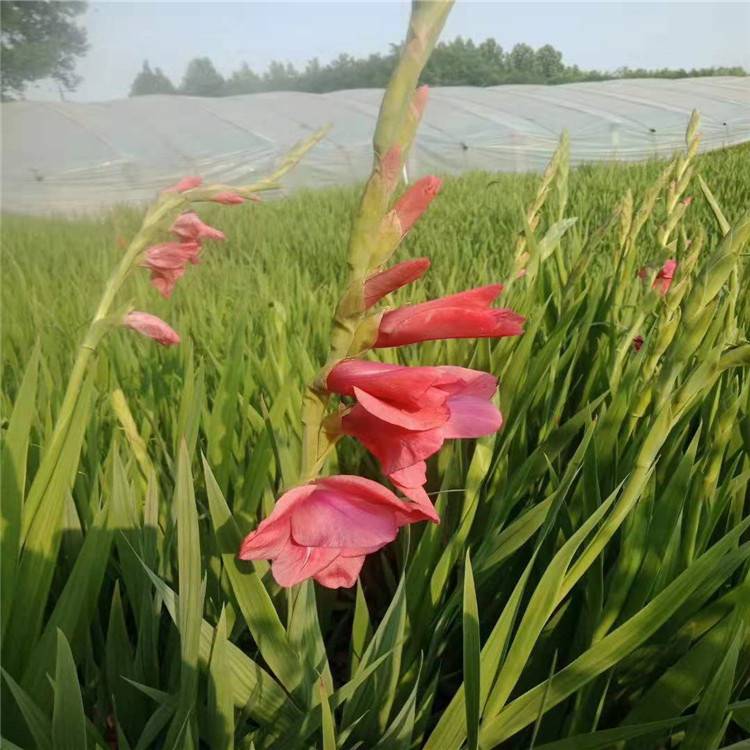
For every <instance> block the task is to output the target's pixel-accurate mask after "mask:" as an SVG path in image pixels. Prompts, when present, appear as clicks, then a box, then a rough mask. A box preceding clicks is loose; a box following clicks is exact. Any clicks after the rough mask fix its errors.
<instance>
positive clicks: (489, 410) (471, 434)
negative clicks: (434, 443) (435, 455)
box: [442, 396, 503, 440]
mask: <svg viewBox="0 0 750 750" xmlns="http://www.w3.org/2000/svg"><path fill="white" fill-rule="evenodd" d="M448 406H449V408H450V411H451V416H450V419H449V420H448V422H447V423H446V424H445V425H444V426H443V428H442V430H443V437H444V438H445V439H446V440H448V439H451V438H477V437H483V436H484V435H492V434H493V433H495V432H497V431H498V430H499V429H500V428H501V427H502V426H503V415H502V414H501V413H500V410H499V409H498V408H497V407H496V406H495V405H494V404H493V403H492V402H491V401H487V400H486V399H483V398H477V397H476V396H453V397H452V398H450V399H449V400H448Z"/></svg>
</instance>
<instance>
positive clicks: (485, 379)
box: [435, 365, 497, 398]
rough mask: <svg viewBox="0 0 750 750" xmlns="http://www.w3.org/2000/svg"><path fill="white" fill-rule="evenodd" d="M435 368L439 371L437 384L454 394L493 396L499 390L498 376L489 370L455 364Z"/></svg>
mask: <svg viewBox="0 0 750 750" xmlns="http://www.w3.org/2000/svg"><path fill="white" fill-rule="evenodd" d="M435 369H436V370H438V372H439V379H438V381H437V382H436V386H437V387H438V388H440V389H441V390H443V391H446V392H447V393H449V394H451V395H453V396H458V395H461V396H479V397H482V398H492V396H494V395H495V391H496V390H497V378H496V377H495V376H494V375H491V374H490V373H488V372H482V371H481V370H470V369H468V368H466V367H455V366H453V365H442V366H441V367H436V368H435Z"/></svg>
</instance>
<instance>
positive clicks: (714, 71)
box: [130, 36, 745, 96]
mask: <svg viewBox="0 0 750 750" xmlns="http://www.w3.org/2000/svg"><path fill="white" fill-rule="evenodd" d="M400 51H401V47H400V45H397V44H393V45H391V49H390V51H389V52H387V53H386V54H372V55H369V56H368V57H353V56H352V55H348V54H341V55H339V56H338V57H336V58H335V59H334V60H332V61H331V62H330V63H328V64H326V65H322V64H321V63H320V61H319V60H318V59H317V58H315V59H313V60H310V62H308V63H307V65H306V66H305V69H304V70H297V69H296V68H295V67H294V66H293V65H292V64H291V63H288V62H287V63H284V62H280V61H278V60H274V61H273V62H271V64H270V65H269V66H268V69H267V70H266V71H265V72H264V73H262V74H258V73H256V72H255V71H253V70H252V69H251V68H250V67H249V66H248V65H247V63H243V64H242V65H241V66H240V67H239V68H238V69H237V70H235V71H233V72H232V73H231V75H229V76H228V77H227V78H224V77H223V76H222V75H221V74H220V73H219V72H218V71H217V70H216V68H215V67H214V65H213V63H212V62H211V60H210V59H209V58H207V57H198V58H195V59H194V60H191V61H190V63H189V64H188V66H187V69H186V71H185V75H184V76H183V79H182V82H181V84H180V85H179V86H175V85H174V84H173V83H172V82H171V81H170V80H169V78H168V77H167V76H166V75H165V74H164V73H163V72H162V71H161V70H160V69H159V68H156V69H155V70H152V69H151V66H150V65H149V64H148V62H144V63H143V69H142V70H141V71H140V72H139V73H138V75H137V76H136V78H135V80H134V81H133V85H132V87H131V90H130V95H131V96H143V95H144V94H176V93H179V94H189V95H191V96H234V95H235V94H255V93H258V92H260V91H309V92H313V93H323V92H326V91H339V90H342V89H361V88H384V87H385V85H386V84H387V83H388V78H389V77H390V74H391V71H392V70H393V66H394V64H395V61H396V59H397V58H398V55H399V54H400ZM742 75H745V71H744V70H743V68H741V67H739V66H734V67H713V68H693V69H691V70H685V69H683V68H679V69H672V68H662V69H660V70H646V69H644V68H619V69H618V70H616V71H614V72H606V71H598V70H581V69H580V68H579V67H578V66H577V65H566V64H565V63H564V62H563V55H562V52H560V51H559V50H556V49H555V48H554V47H553V46H552V45H550V44H545V45H543V46H542V47H539V48H538V49H534V48H533V47H530V46H529V45H528V44H516V45H514V47H513V48H512V49H510V50H508V51H505V50H504V49H503V48H502V47H501V46H500V45H499V44H498V43H497V42H496V41H495V40H494V39H493V38H492V37H490V38H488V39H485V40H484V41H483V42H480V43H479V44H476V43H475V42H473V41H472V40H471V39H464V38H463V37H460V36H459V37H456V38H455V39H453V40H452V41H450V42H438V44H437V45H436V46H435V49H434V51H433V53H432V56H431V57H430V59H429V61H428V63H427V65H426V67H425V69H424V71H423V72H422V76H421V81H422V83H427V84H429V85H431V86H499V85H502V84H506V83H543V84H558V83H577V82H580V81H605V80H609V79H612V78H687V77H690V76H742Z"/></svg>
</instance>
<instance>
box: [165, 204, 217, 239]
mask: <svg viewBox="0 0 750 750" xmlns="http://www.w3.org/2000/svg"><path fill="white" fill-rule="evenodd" d="M170 231H171V232H172V233H173V234H176V235H177V236H178V237H179V238H180V239H181V240H185V241H187V240H190V241H193V242H199V241H200V240H223V239H225V237H224V232H222V231H220V230H218V229H214V228H213V227H211V226H209V225H208V224H205V223H204V222H202V221H201V220H200V218H199V217H198V214H196V213H195V212H194V211H188V213H185V214H180V215H179V216H178V217H177V218H176V219H175V221H174V224H172V228H171V229H170Z"/></svg>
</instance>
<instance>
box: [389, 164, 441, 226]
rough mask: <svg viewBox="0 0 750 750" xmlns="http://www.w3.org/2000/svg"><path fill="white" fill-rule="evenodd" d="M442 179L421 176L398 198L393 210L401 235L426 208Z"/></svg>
mask: <svg viewBox="0 0 750 750" xmlns="http://www.w3.org/2000/svg"><path fill="white" fill-rule="evenodd" d="M442 185H443V181H442V180H441V179H440V178H439V177H433V176H430V177H423V178H422V179H421V180H417V182H415V183H414V184H413V185H412V186H411V187H410V188H409V189H408V190H407V191H406V192H405V193H404V194H403V195H402V196H401V197H400V198H399V199H398V201H396V205H395V206H394V207H393V210H394V211H395V212H396V216H397V217H398V220H399V223H400V224H401V235H402V236H403V235H405V234H406V233H407V232H408V231H409V230H410V229H411V228H412V227H413V226H414V224H415V222H416V221H417V219H418V218H419V217H420V216H421V215H422V214H423V213H424V212H425V211H426V210H427V207H428V206H429V205H430V203H432V201H433V200H434V198H435V196H436V195H437V194H438V193H439V192H440V188H441V187H442Z"/></svg>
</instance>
